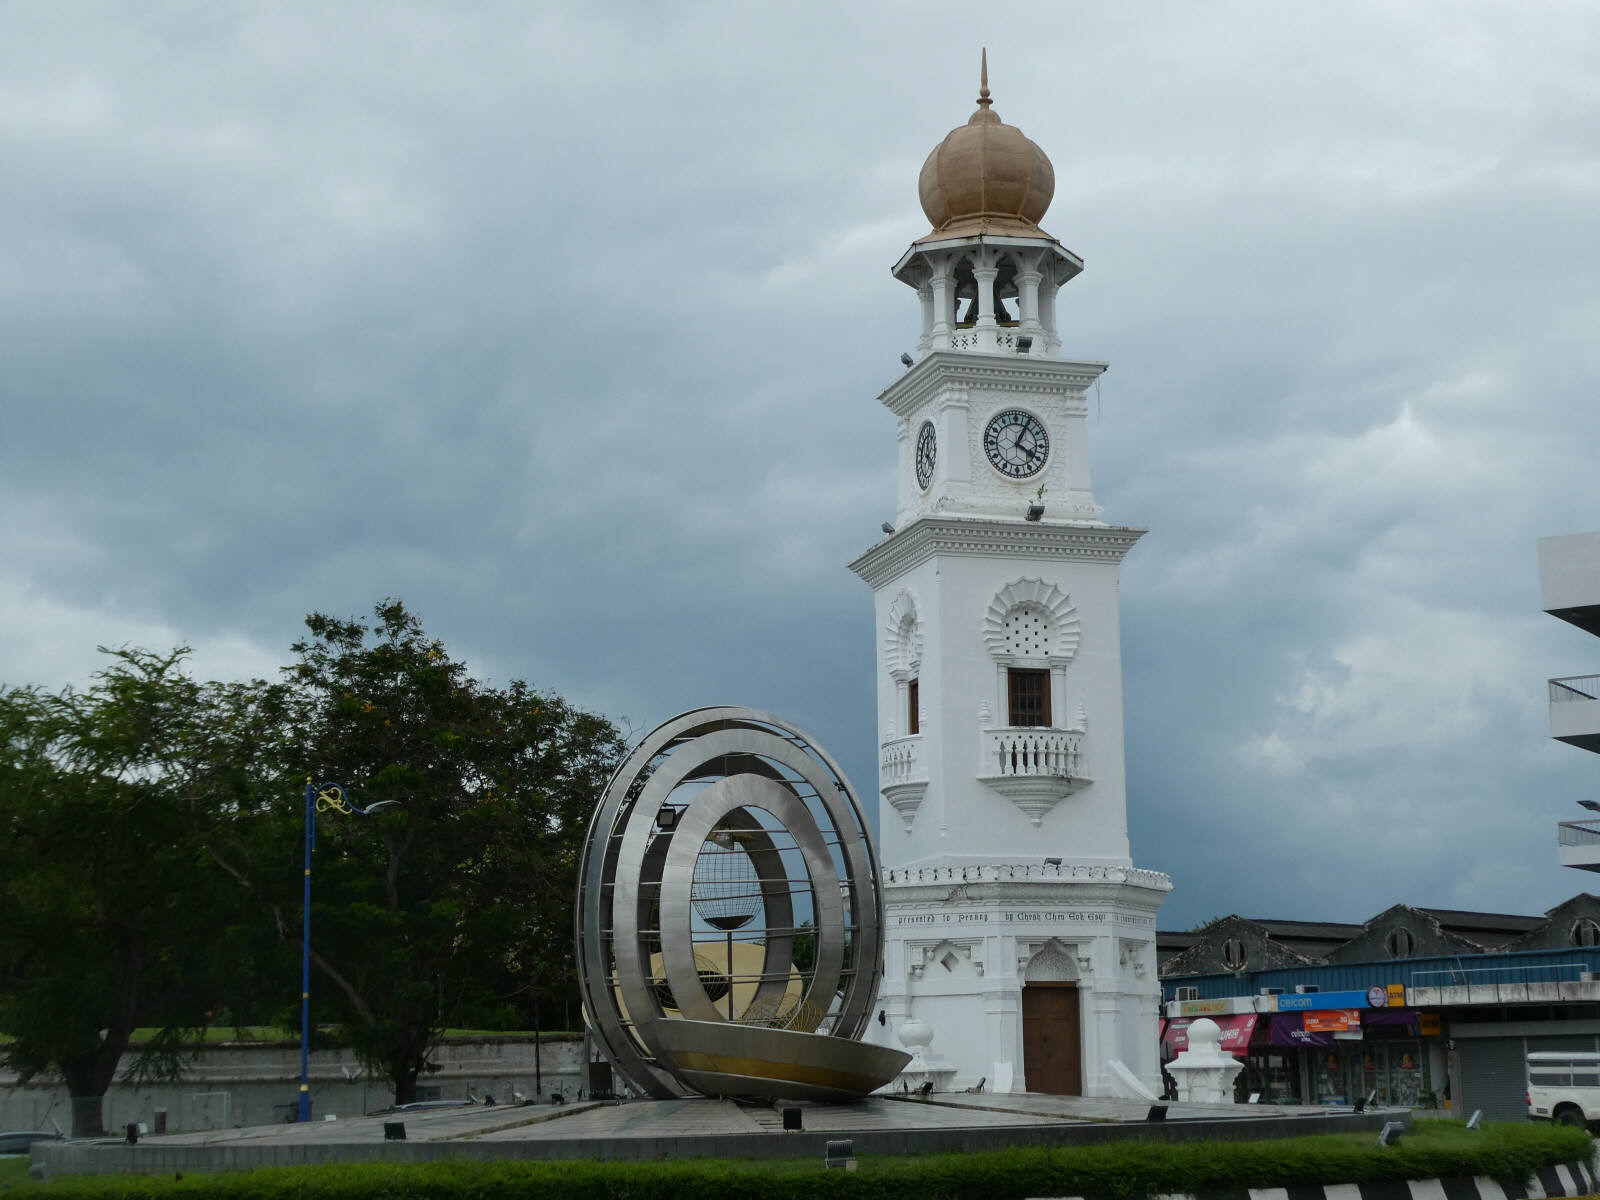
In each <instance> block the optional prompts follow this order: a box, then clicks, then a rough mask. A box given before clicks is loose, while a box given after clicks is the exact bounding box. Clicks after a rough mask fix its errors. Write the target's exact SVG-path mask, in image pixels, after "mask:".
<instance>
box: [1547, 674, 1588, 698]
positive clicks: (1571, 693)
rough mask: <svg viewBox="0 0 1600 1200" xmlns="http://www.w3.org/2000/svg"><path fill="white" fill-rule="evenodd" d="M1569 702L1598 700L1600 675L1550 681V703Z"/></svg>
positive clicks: (1575, 676)
mask: <svg viewBox="0 0 1600 1200" xmlns="http://www.w3.org/2000/svg"><path fill="white" fill-rule="evenodd" d="M1571 700H1600V675H1570V676H1568V677H1567V678H1566V679H1552V680H1551V681H1550V703H1551V704H1564V703H1566V702H1568V701H1571Z"/></svg>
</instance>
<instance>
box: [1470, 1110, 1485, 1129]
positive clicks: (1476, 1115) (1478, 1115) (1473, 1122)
mask: <svg viewBox="0 0 1600 1200" xmlns="http://www.w3.org/2000/svg"><path fill="white" fill-rule="evenodd" d="M1482 1120H1483V1109H1481V1108H1475V1109H1473V1110H1472V1116H1471V1117H1469V1118H1468V1119H1467V1128H1468V1129H1477V1128H1478V1127H1479V1122H1481V1121H1482Z"/></svg>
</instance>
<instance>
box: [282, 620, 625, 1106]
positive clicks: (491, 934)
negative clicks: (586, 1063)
mask: <svg viewBox="0 0 1600 1200" xmlns="http://www.w3.org/2000/svg"><path fill="white" fill-rule="evenodd" d="M374 617H375V620H374V621H373V622H371V623H370V624H367V623H363V622H360V621H353V620H340V619H336V618H333V617H329V616H325V615H323V614H320V613H315V614H312V615H311V616H310V617H308V618H307V621H306V624H307V627H308V629H309V631H310V634H311V636H310V638H308V639H306V640H304V641H302V642H299V643H297V644H296V645H295V646H294V647H293V650H294V653H295V654H296V655H297V657H298V661H297V662H296V663H295V664H294V665H293V666H292V667H290V668H288V670H287V676H288V688H289V698H288V709H289V718H288V733H287V736H286V739H285V744H286V746H287V747H288V750H287V753H286V756H285V770H284V774H285V777H286V778H291V779H296V780H306V781H309V782H312V783H314V784H317V785H320V784H321V783H323V782H337V783H339V784H340V785H341V786H343V787H345V788H346V789H347V791H348V793H349V795H350V796H351V797H352V799H353V801H354V803H355V804H356V805H357V806H358V807H361V808H370V807H371V806H373V805H375V804H378V803H379V802H383V801H388V802H393V803H392V805H385V807H384V809H383V810H382V811H380V812H376V813H373V814H372V815H371V816H368V817H363V816H359V815H355V814H349V815H339V814H337V813H328V814H324V815H323V816H322V817H321V818H320V819H319V820H318V833H317V848H316V852H315V854H314V859H313V868H312V871H313V873H312V880H313V885H312V913H311V927H312V928H311V953H312V960H313V963H314V965H315V968H316V971H317V977H315V978H314V979H313V1015H314V1016H315V1015H318V1014H319V1013H320V1014H321V1015H322V1016H323V1017H334V1016H336V1017H337V1018H338V1019H339V1020H340V1022H341V1023H342V1024H343V1025H344V1028H345V1033H346V1036H347V1037H348V1038H349V1039H350V1040H351V1042H352V1043H353V1044H354V1045H355V1047H356V1049H357V1050H358V1051H359V1052H360V1053H361V1054H362V1056H363V1057H364V1058H365V1059H366V1061H367V1062H368V1063H370V1064H371V1065H373V1066H374V1067H375V1068H377V1069H379V1070H381V1071H382V1072H383V1073H384V1074H386V1075H387V1076H388V1077H389V1078H390V1080H391V1081H392V1082H393V1084H394V1088H395V1098H396V1102H397V1103H405V1102H407V1101H409V1100H411V1099H413V1098H414V1096H415V1089H416V1083H417V1079H418V1076H419V1075H420V1074H421V1073H422V1072H423V1071H424V1070H425V1067H426V1064H427V1057H428V1054H429V1052H430V1050H431V1049H432V1048H433V1045H434V1044H435V1042H436V1041H437V1039H438V1037H439V1035H440V1033H441V1032H442V1031H443V1030H444V1029H445V1028H447V1027H449V1026H452V1025H462V1024H469V1025H473V1026H476V1027H489V1028H493V1027H505V1026H507V1025H512V1024H515V1025H521V1026H523V1027H526V1024H527V1022H528V1018H529V1016H530V1011H531V1010H532V1009H533V1008H534V1007H535V1006H536V1005H537V1001H538V999H539V997H540V995H541V993H550V992H556V993H557V994H559V992H560V991H561V990H562V989H564V988H565V986H566V984H567V977H568V976H569V975H570V971H571V950H570V942H571V929H572V908H571V905H572V891H573V886H574V881H575V875H576V864H577V856H578V851H579V847H580V845H581V841H582V838H583V834H584V830H585V827H586V825H587V821H588V814H589V812H590V810H591V808H592V807H593V805H594V803H595V801H596V800H597V799H598V797H599V795H600V792H601V791H602V790H603V789H604V787H605V783H606V780H607V779H608V778H609V776H610V772H611V771H612V769H613V768H614V765H615V763H616V760H617V758H618V756H619V755H620V753H621V751H622V748H623V747H622V742H621V739H620V737H619V735H618V733H617V731H616V729H615V728H614V727H613V726H612V725H611V724H610V723H609V722H608V721H605V720H604V719H602V718H599V717H596V716H593V715H591V714H589V713H585V712H582V711H580V710H578V709H575V708H573V707H572V706H570V705H568V704H567V703H566V702H565V701H563V700H561V699H560V698H559V697H557V696H553V695H547V694H542V693H539V692H536V691H534V690H533V689H531V688H529V687H528V686H527V685H526V684H524V683H521V682H516V683H513V684H511V685H510V686H508V687H505V688H495V687H491V686H488V685H487V684H484V683H481V682H479V681H477V680H475V679H473V678H472V677H471V676H469V675H468V673H467V670H466V667H465V666H464V665H463V664H462V663H461V662H459V661H458V660H456V659H454V658H452V657H451V656H450V654H449V653H448V652H447V651H446V649H445V647H444V646H443V644H442V643H440V642H439V641H437V640H435V639H431V638H429V637H428V636H427V634H426V632H425V631H424V629H423V627H422V625H421V622H420V621H419V620H418V619H417V618H416V617H415V616H413V615H412V614H411V613H409V612H408V611H406V609H405V607H404V606H403V605H402V604H400V603H399V602H398V601H385V602H383V603H381V604H379V605H378V606H377V607H376V609H375V610H374ZM284 817H285V818H286V821H285V823H289V822H290V821H291V820H292V822H293V823H294V824H295V825H296V827H298V824H299V822H300V820H302V819H303V818H302V815H301V813H300V810H299V808H298V807H295V808H293V809H292V811H291V809H290V808H289V807H288V806H286V807H285V809H284ZM276 844H278V845H280V846H284V847H288V848H290V849H291V850H292V851H293V853H292V854H291V855H290V858H291V859H292V860H293V861H292V863H291V864H290V869H288V870H284V869H275V870H272V871H270V872H262V871H261V870H260V869H259V867H257V868H256V869H255V870H254V871H253V872H251V874H252V877H253V878H255V879H257V880H260V881H262V883H261V886H262V887H263V890H264V891H265V892H267V893H269V894H270V895H271V896H272V906H273V909H274V913H275V915H276V918H277V922H278V925H279V928H280V930H281V931H282V932H283V934H284V936H285V937H288V938H291V939H296V940H297V939H298V937H299V929H298V925H297V923H296V921H295V917H296V916H297V915H298V909H299V903H298V899H299V897H298V891H297V888H298V884H299V881H300V872H299V869H298V868H299V859H298V853H299V843H298V841H295V840H294V839H292V838H290V837H288V836H286V835H284V834H280V835H279V837H278V838H277V839H276ZM268 881H270V882H268ZM286 883H287V884H288V885H289V886H288V887H287V888H285V887H284V886H283V885H284V884H286ZM323 984H325V985H326V986H322V985H323Z"/></svg>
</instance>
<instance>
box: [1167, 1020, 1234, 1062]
mask: <svg viewBox="0 0 1600 1200" xmlns="http://www.w3.org/2000/svg"><path fill="white" fill-rule="evenodd" d="M1211 1020H1214V1021H1215V1022H1216V1023H1217V1029H1218V1030H1219V1031H1220V1033H1221V1036H1220V1037H1219V1038H1218V1039H1217V1044H1218V1045H1219V1046H1221V1047H1222V1049H1224V1050H1226V1051H1227V1052H1228V1053H1229V1054H1235V1055H1238V1054H1243V1053H1245V1051H1246V1050H1247V1049H1248V1047H1249V1045H1250V1035H1251V1033H1253V1032H1254V1031H1255V1027H1256V1018H1255V1014H1254V1013H1234V1014H1232V1015H1230V1016H1222V1017H1212V1018H1211ZM1191 1023H1192V1019H1191V1018H1188V1017H1176V1018H1174V1019H1173V1020H1171V1021H1168V1022H1167V1027H1166V1029H1165V1030H1164V1031H1163V1032H1162V1034H1161V1040H1162V1041H1164V1042H1166V1043H1167V1045H1169V1046H1171V1047H1172V1048H1173V1050H1174V1051H1183V1050H1187V1049H1188V1048H1189V1026H1190V1024H1191Z"/></svg>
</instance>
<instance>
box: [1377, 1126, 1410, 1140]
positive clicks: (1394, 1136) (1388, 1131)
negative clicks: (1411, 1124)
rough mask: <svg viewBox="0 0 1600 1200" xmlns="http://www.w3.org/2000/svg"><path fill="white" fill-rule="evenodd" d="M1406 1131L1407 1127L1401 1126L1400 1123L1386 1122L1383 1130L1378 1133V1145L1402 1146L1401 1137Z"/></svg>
mask: <svg viewBox="0 0 1600 1200" xmlns="http://www.w3.org/2000/svg"><path fill="white" fill-rule="evenodd" d="M1405 1131H1406V1127H1405V1126H1404V1125H1402V1124H1400V1122H1399V1121H1385V1122H1384V1123H1383V1128H1382V1129H1381V1130H1380V1131H1379V1132H1378V1145H1380V1146H1398V1145H1399V1144H1400V1135H1401V1134H1402V1133H1404V1132H1405Z"/></svg>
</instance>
